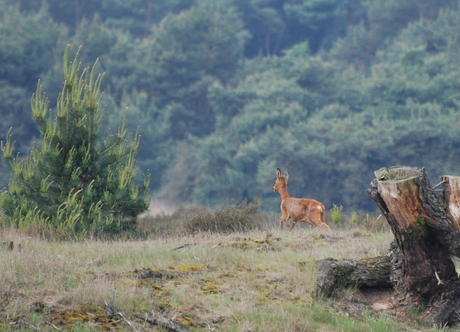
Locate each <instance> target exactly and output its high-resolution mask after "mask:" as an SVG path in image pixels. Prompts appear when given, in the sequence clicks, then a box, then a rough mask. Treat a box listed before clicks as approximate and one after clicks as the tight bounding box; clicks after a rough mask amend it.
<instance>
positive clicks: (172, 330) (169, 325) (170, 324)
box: [134, 314, 188, 332]
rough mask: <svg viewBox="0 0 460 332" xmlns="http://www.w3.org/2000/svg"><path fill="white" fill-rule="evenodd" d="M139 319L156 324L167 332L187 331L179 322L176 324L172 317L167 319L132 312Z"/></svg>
mask: <svg viewBox="0 0 460 332" xmlns="http://www.w3.org/2000/svg"><path fill="white" fill-rule="evenodd" d="M134 316H136V317H137V318H139V319H143V320H144V321H145V322H147V323H149V324H150V325H157V326H159V327H160V328H162V329H164V330H166V331H169V332H188V330H186V329H184V328H182V326H180V325H179V324H177V323H176V322H175V321H173V320H172V319H168V318H166V317H161V318H162V320H164V321H162V320H159V319H156V318H154V317H153V318H148V317H147V316H143V315H141V314H134Z"/></svg>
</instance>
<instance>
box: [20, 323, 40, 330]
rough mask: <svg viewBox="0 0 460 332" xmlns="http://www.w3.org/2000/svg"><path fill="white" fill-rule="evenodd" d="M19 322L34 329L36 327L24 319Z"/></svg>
mask: <svg viewBox="0 0 460 332" xmlns="http://www.w3.org/2000/svg"><path fill="white" fill-rule="evenodd" d="M20 323H22V324H24V325H27V326H29V327H31V328H33V329H34V330H36V329H37V328H36V327H35V326H33V325H32V324H29V323H27V322H24V321H20Z"/></svg>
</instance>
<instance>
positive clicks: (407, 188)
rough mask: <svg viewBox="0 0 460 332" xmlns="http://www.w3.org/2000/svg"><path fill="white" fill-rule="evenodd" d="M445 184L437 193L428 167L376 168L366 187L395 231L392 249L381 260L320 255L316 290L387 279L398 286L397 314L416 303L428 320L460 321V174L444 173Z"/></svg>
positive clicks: (321, 292) (373, 283) (325, 291)
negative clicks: (325, 257) (336, 257)
mask: <svg viewBox="0 0 460 332" xmlns="http://www.w3.org/2000/svg"><path fill="white" fill-rule="evenodd" d="M440 185H442V186H443V187H442V193H441V194H439V195H436V194H435V191H434V188H433V187H432V185H431V183H430V181H429V179H428V175H427V173H426V171H425V169H424V168H422V169H417V168H413V167H391V168H382V169H380V170H378V171H376V172H375V179H374V180H373V181H372V183H371V185H370V188H369V189H368V191H367V192H368V194H369V195H370V196H371V198H372V199H373V200H374V202H375V203H376V204H377V206H378V207H379V209H380V210H381V212H382V214H383V215H384V216H385V218H386V220H387V222H388V224H389V225H390V227H391V230H392V232H393V234H394V237H395V240H394V241H393V243H392V247H391V250H390V252H389V254H388V255H387V256H383V257H385V258H382V260H381V261H380V260H376V259H371V260H370V261H369V259H367V260H343V261H336V260H333V259H327V260H322V261H320V262H319V277H318V281H317V285H316V290H315V292H316V294H317V295H324V296H333V295H334V294H335V293H336V290H337V289H340V288H343V287H349V286H356V287H365V286H367V287H382V286H383V287H386V286H385V285H387V286H390V287H392V288H393V290H394V295H393V301H392V303H393V305H395V310H396V313H397V314H400V315H405V314H406V313H407V312H408V310H409V309H411V308H413V307H414V306H416V307H417V308H418V309H420V308H423V309H424V312H423V315H422V319H424V320H425V322H426V323H428V324H431V325H449V326H451V325H456V324H459V323H460V318H459V315H458V312H460V301H459V299H460V279H459V275H460V274H459V275H457V272H456V271H455V266H454V264H453V262H452V260H451V258H452V256H456V257H460V231H459V229H460V177H457V176H447V175H446V176H443V177H442V178H441V182H440V183H439V185H437V186H436V187H438V186H440ZM455 260H456V259H454V261H455ZM372 261H375V265H372V264H370V263H371V262H372ZM458 269H459V270H460V266H459V267H458Z"/></svg>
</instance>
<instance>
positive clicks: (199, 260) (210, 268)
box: [193, 256, 214, 271]
mask: <svg viewBox="0 0 460 332" xmlns="http://www.w3.org/2000/svg"><path fill="white" fill-rule="evenodd" d="M193 258H195V259H196V260H197V261H198V262H200V263H201V264H203V265H204V266H206V267H207V268H208V269H209V270H211V271H214V269H213V268H212V267H210V266H209V265H208V264H206V263H205V262H203V261H202V260H201V259H199V258H198V257H196V256H193Z"/></svg>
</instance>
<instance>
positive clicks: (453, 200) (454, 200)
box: [441, 175, 460, 230]
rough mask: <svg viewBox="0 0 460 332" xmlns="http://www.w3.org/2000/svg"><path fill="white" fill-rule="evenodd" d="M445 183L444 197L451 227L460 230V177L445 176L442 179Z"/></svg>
mask: <svg viewBox="0 0 460 332" xmlns="http://www.w3.org/2000/svg"><path fill="white" fill-rule="evenodd" d="M441 180H442V182H443V183H444V188H443V196H444V201H445V203H446V204H447V206H448V211H449V213H450V216H451V219H450V221H451V223H450V224H451V226H452V228H454V229H455V230H458V229H459V228H460V176H449V175H444V176H442V177H441Z"/></svg>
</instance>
